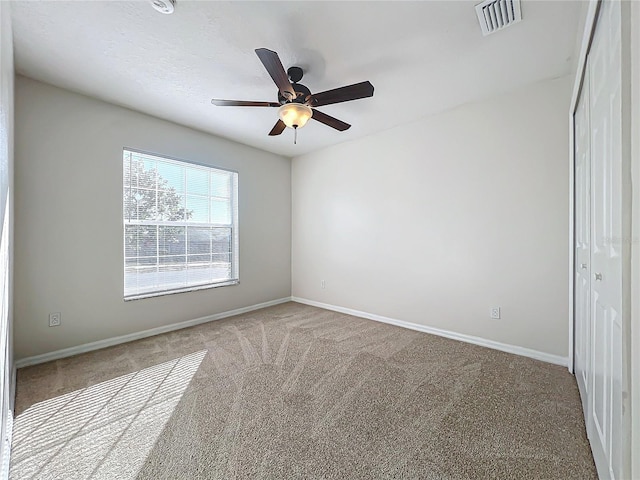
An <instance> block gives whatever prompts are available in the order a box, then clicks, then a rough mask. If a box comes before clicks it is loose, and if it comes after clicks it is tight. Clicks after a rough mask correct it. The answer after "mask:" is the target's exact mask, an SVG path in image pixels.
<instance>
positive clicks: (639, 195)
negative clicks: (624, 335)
mask: <svg viewBox="0 0 640 480" xmlns="http://www.w3.org/2000/svg"><path fill="white" fill-rule="evenodd" d="M630 17H631V54H630V56H631V100H632V101H631V105H632V107H631V108H632V110H631V125H632V130H631V181H632V183H633V185H635V186H636V188H635V189H632V190H633V200H632V205H635V206H636V208H635V209H634V208H633V206H632V209H631V224H632V232H631V239H632V242H631V299H632V300H631V301H632V304H631V332H630V333H631V335H630V336H631V345H630V352H631V371H630V375H631V420H632V422H633V423H632V424H631V442H630V443H631V450H630V451H631V452H633V451H636V452H637V451H639V450H640V208H638V207H637V206H639V205H640V3H638V2H631V16H630ZM630 478H640V455H635V456H633V458H632V464H631V475H630Z"/></svg>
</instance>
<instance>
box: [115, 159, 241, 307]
mask: <svg viewBox="0 0 640 480" xmlns="http://www.w3.org/2000/svg"><path fill="white" fill-rule="evenodd" d="M123 187H124V188H123V192H124V198H123V213H124V298H125V300H132V299H136V298H143V297H149V296H156V295H164V294H168V293H177V292H184V291H190V290H195V289H200V288H210V287H215V286H223V285H233V284H236V283H238V209H237V198H238V174H237V173H236V172H231V171H228V170H221V169H219V168H212V167H208V166H204V165H198V164H194V163H188V162H183V161H179V160H174V159H170V158H165V157H159V156H155V155H150V154H146V153H141V152H136V151H133V150H127V149H125V150H124V153H123Z"/></svg>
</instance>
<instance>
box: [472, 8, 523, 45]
mask: <svg viewBox="0 0 640 480" xmlns="http://www.w3.org/2000/svg"><path fill="white" fill-rule="evenodd" d="M476 13H477V14H478V20H479V21H480V28H481V29H482V35H484V36H486V35H489V34H491V33H494V32H497V31H498V30H502V29H503V28H506V27H508V26H509V25H512V24H514V23H517V22H519V21H520V20H522V12H521V11H520V0H486V1H484V2H482V3H481V4H479V5H476Z"/></svg>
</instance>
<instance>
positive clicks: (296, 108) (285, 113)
mask: <svg viewBox="0 0 640 480" xmlns="http://www.w3.org/2000/svg"><path fill="white" fill-rule="evenodd" d="M278 115H279V116H280V120H282V121H283V122H284V124H285V125H286V126H287V127H289V128H295V129H298V128H302V127H304V126H305V125H306V124H307V122H308V121H309V119H310V118H311V116H312V115H313V110H311V107H309V106H308V105H305V104H303V103H285V104H284V105H282V106H281V107H280V108H279V109H278Z"/></svg>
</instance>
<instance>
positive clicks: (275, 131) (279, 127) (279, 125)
mask: <svg viewBox="0 0 640 480" xmlns="http://www.w3.org/2000/svg"><path fill="white" fill-rule="evenodd" d="M285 128H287V126H286V125H285V124H284V122H283V121H282V120H278V121H277V122H276V124H275V125H274V126H273V128H272V129H271V131H270V132H269V136H270V137H274V136H276V135H280V134H281V133H282V132H283V131H284V129H285Z"/></svg>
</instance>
